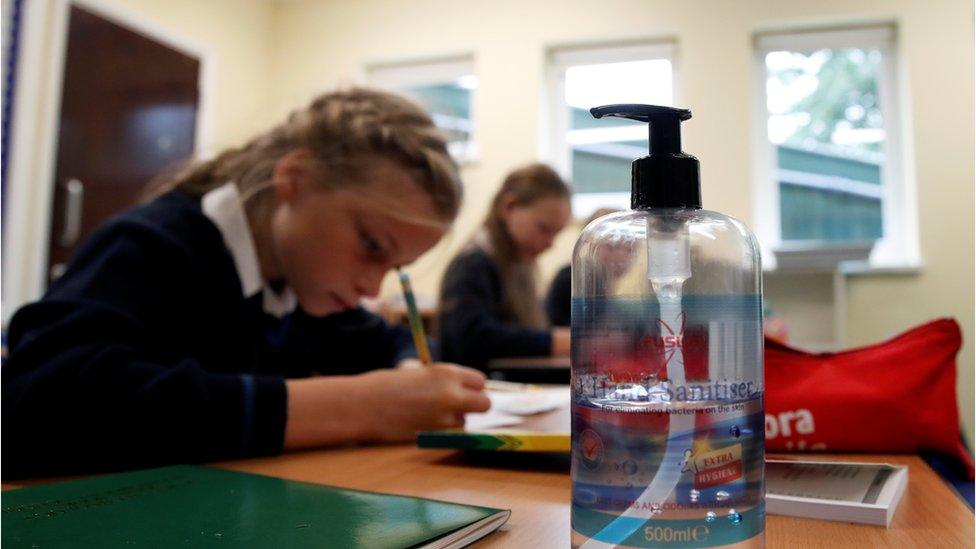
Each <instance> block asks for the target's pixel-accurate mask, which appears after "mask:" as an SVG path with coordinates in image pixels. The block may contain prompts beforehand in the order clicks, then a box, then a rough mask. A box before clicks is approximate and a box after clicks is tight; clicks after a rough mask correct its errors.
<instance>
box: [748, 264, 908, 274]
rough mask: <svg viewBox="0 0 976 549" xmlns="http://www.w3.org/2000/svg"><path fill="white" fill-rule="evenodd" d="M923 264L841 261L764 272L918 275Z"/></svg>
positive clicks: (775, 268)
mask: <svg viewBox="0 0 976 549" xmlns="http://www.w3.org/2000/svg"><path fill="white" fill-rule="evenodd" d="M923 270H924V269H923V268H922V265H921V264H910V263H902V264H889V265H870V264H868V263H865V262H862V261H850V262H841V263H838V264H837V267H836V268H835V269H830V268H824V267H820V266H813V265H811V266H808V267H790V268H787V269H783V268H780V267H772V268H763V274H767V275H774V276H775V275H792V274H832V273H835V272H837V271H839V272H840V273H841V274H842V275H844V276H918V275H920V274H922V272H923Z"/></svg>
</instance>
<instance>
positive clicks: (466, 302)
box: [437, 247, 552, 370]
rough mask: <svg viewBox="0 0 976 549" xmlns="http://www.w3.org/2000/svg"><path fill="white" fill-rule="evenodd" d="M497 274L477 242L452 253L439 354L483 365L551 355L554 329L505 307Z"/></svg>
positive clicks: (440, 323)
mask: <svg viewBox="0 0 976 549" xmlns="http://www.w3.org/2000/svg"><path fill="white" fill-rule="evenodd" d="M503 291H504V290H503V288H502V282H501V274H500V272H499V270H498V265H497V264H496V263H495V260H494V259H492V258H491V256H490V255H488V253H487V252H485V251H484V250H482V249H481V248H479V247H472V248H470V249H468V250H465V251H463V252H461V253H460V254H459V255H458V256H457V257H455V258H454V259H453V260H452V261H451V263H450V265H448V267H447V271H446V272H445V273H444V280H443V282H442V283H441V294H440V300H439V301H440V303H439V305H440V314H439V315H438V321H437V325H438V328H439V330H440V333H439V336H440V343H441V352H442V354H443V359H444V360H445V361H447V362H455V363H458V364H464V365H465V366H471V367H474V368H479V369H482V370H484V369H485V367H486V366H487V363H488V361H489V360H491V359H493V358H504V357H521V356H549V354H551V352H552V335H551V334H550V333H549V331H548V330H538V329H535V328H528V327H525V326H521V325H518V324H516V323H515V322H514V319H513V318H512V317H511V315H510V314H509V313H508V312H506V308H505V305H504V293H503Z"/></svg>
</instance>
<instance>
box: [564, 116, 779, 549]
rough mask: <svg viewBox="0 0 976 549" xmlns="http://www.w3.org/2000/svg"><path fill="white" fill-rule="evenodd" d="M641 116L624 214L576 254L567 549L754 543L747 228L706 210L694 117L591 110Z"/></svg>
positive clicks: (756, 474)
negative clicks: (684, 134)
mask: <svg viewBox="0 0 976 549" xmlns="http://www.w3.org/2000/svg"><path fill="white" fill-rule="evenodd" d="M590 112H591V113H592V114H593V116H595V117H596V118H601V117H603V116H617V117H623V118H630V119H632V120H639V121H642V122H647V123H648V124H650V149H651V150H650V154H649V155H648V156H646V157H643V158H640V159H637V160H636V161H634V163H633V181H632V195H631V205H632V210H631V211H628V212H619V213H614V214H610V215H607V216H604V217H601V218H600V219H597V220H596V221H593V222H592V223H590V224H589V225H588V226H587V227H586V228H585V229H584V230H583V233H582V234H581V235H580V237H579V240H578V241H577V243H576V248H575V250H574V252H573V304H572V391H573V401H572V416H573V427H572V433H573V439H572V455H573V460H572V483H573V503H572V545H573V547H718V546H721V547H761V546H763V542H764V539H765V538H764V529H765V507H764V497H763V494H764V492H763V489H764V486H763V458H764V442H765V441H764V427H765V421H764V416H763V339H762V279H761V268H760V255H759V247H758V245H757V243H756V238H755V237H754V236H753V234H752V233H751V232H750V231H749V229H748V228H746V226H745V225H744V224H742V223H741V222H740V221H738V220H736V219H733V218H731V217H729V216H727V215H723V214H720V213H716V212H711V211H708V210H703V209H701V190H700V184H699V175H698V172H699V169H698V160H697V159H696V158H695V157H693V156H689V155H686V154H684V153H682V152H681V133H680V132H681V122H682V121H684V120H687V119H689V118H691V112H690V111H687V110H681V109H673V108H669V107H659V106H652V105H608V106H604V107H597V108H594V109H592V110H591V111H590Z"/></svg>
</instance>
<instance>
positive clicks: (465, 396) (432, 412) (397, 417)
mask: <svg viewBox="0 0 976 549" xmlns="http://www.w3.org/2000/svg"><path fill="white" fill-rule="evenodd" d="M285 385H286V388H287V391H288V420H287V423H286V425H285V449H287V450H293V449H298V448H309V447H315V446H325V445H330V444H338V443H343V442H351V441H384V442H393V441H406V440H413V438H414V437H415V436H416V433H417V431H421V430H428V429H446V428H451V427H461V426H463V425H464V414H465V413H468V412H484V411H486V410H488V408H489V407H490V406H491V402H490V401H489V400H488V396H487V395H486V394H485V393H484V391H483V389H484V386H485V375H484V374H482V373H481V372H479V371H477V370H473V369H471V368H465V367H463V366H457V365H454V364H443V363H438V364H432V365H430V366H424V367H421V368H398V369H395V370H376V371H372V372H368V373H365V374H361V375H357V376H334V377H317V378H309V379H291V380H287V381H286V382H285Z"/></svg>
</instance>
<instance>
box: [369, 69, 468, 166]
mask: <svg viewBox="0 0 976 549" xmlns="http://www.w3.org/2000/svg"><path fill="white" fill-rule="evenodd" d="M369 81H370V83H371V84H373V85H375V86H379V87H381V88H386V89H389V90H392V91H396V92H399V93H403V94H405V95H408V96H410V97H413V98H414V99H416V100H417V101H419V102H420V103H421V104H423V105H424V107H425V108H426V109H427V111H428V112H429V113H430V114H431V117H432V118H433V119H434V123H435V124H437V126H438V127H439V128H441V129H442V130H444V131H445V132H446V133H447V136H448V148H449V149H450V151H451V155H452V156H454V158H455V160H457V161H458V162H467V161H471V160H474V159H475V157H476V155H477V150H476V145H475V135H474V134H475V132H474V118H473V116H472V103H473V100H474V93H475V91H476V90H477V89H478V77H477V76H476V75H475V72H474V62H473V61H472V60H471V59H469V58H461V59H448V60H442V61H429V62H421V63H399V64H391V65H376V66H372V67H370V68H369Z"/></svg>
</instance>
